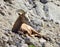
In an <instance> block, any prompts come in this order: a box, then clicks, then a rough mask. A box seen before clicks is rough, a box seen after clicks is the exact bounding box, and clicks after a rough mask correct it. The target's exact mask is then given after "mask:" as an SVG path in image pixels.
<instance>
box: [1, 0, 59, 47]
mask: <svg viewBox="0 0 60 47" xmlns="http://www.w3.org/2000/svg"><path fill="white" fill-rule="evenodd" d="M20 9H22V10H24V11H25V12H26V15H25V16H26V17H27V19H28V22H29V23H30V24H29V25H31V26H32V27H33V28H34V29H35V30H37V31H38V32H39V33H41V34H43V35H45V36H47V39H48V40H45V39H44V38H37V37H33V38H32V37H30V36H24V35H19V34H16V33H14V32H12V27H13V25H14V23H15V21H16V19H17V18H18V16H19V15H18V12H19V10H20ZM0 47H60V0H0Z"/></svg>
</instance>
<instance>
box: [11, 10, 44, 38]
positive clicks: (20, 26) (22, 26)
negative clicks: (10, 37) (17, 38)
mask: <svg viewBox="0 0 60 47" xmlns="http://www.w3.org/2000/svg"><path fill="white" fill-rule="evenodd" d="M18 14H19V17H18V18H17V20H16V22H15V24H14V25H13V28H12V32H15V33H19V32H20V31H19V30H21V31H22V32H23V33H24V32H25V33H26V34H28V35H29V36H31V37H32V35H34V36H37V37H44V36H43V35H41V34H39V33H38V32H37V31H36V30H35V29H34V28H32V27H31V26H29V25H28V24H27V20H26V17H25V12H24V10H20V13H18ZM44 38H45V37H44Z"/></svg>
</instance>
